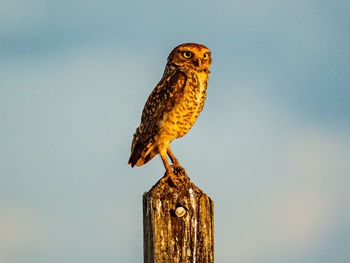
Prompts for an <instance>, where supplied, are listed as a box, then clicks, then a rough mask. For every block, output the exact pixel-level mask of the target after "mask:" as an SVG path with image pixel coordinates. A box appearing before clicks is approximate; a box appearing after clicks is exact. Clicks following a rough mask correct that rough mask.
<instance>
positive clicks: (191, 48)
mask: <svg viewBox="0 0 350 263" xmlns="http://www.w3.org/2000/svg"><path fill="white" fill-rule="evenodd" d="M210 64H211V52H210V50H209V49H208V48H207V47H205V46H203V45H200V44H195V43H186V44H182V45H179V46H177V47H175V48H174V49H173V50H172V51H171V53H170V55H169V57H168V60H167V64H166V66H165V70H164V73H163V76H162V78H161V80H160V81H159V83H158V84H157V86H156V87H155V88H154V89H153V91H152V93H151V94H150V96H149V97H148V99H147V102H146V104H145V106H144V108H143V112H142V117H141V123H140V126H139V127H138V128H137V129H136V132H135V134H134V138H133V141H132V146H131V155H130V158H129V162H128V163H129V164H130V165H131V166H132V167H134V166H135V165H136V166H141V165H143V164H145V163H147V162H149V161H150V160H151V159H152V158H153V157H154V156H156V155H157V154H159V155H160V157H161V159H162V161H163V164H164V167H165V170H166V175H168V176H171V175H174V174H173V170H172V168H175V167H179V162H178V160H177V159H176V158H175V156H174V154H173V153H172V151H171V149H170V143H171V142H172V141H173V140H174V139H176V138H181V137H183V136H184V135H185V134H186V133H187V132H188V131H189V130H190V129H191V128H192V126H193V124H194V123H195V121H196V120H197V118H198V115H199V113H200V112H201V111H202V109H203V106H204V102H205V97H206V91H207V84H208V76H209V74H210V70H209V66H210ZM167 155H168V156H169V157H170V159H171V161H172V165H169V162H168V158H167Z"/></svg>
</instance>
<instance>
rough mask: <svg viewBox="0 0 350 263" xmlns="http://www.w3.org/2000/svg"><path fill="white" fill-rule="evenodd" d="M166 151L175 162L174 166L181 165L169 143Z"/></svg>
mask: <svg viewBox="0 0 350 263" xmlns="http://www.w3.org/2000/svg"><path fill="white" fill-rule="evenodd" d="M166 152H167V154H168V155H169V157H170V159H171V161H172V163H173V166H174V167H177V166H180V164H179V161H178V160H177V159H176V158H175V155H174V154H173V152H172V151H171V149H170V145H169V144H168V146H167V148H166Z"/></svg>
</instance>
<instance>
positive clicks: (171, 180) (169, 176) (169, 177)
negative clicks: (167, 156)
mask: <svg viewBox="0 0 350 263" xmlns="http://www.w3.org/2000/svg"><path fill="white" fill-rule="evenodd" d="M160 182H161V183H168V184H169V185H170V186H171V187H175V188H176V189H178V190H180V188H179V186H178V182H177V178H176V175H175V174H174V172H173V170H172V169H171V168H170V167H169V170H167V171H166V172H165V174H164V176H163V178H162V179H160Z"/></svg>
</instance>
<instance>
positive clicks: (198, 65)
mask: <svg viewBox="0 0 350 263" xmlns="http://www.w3.org/2000/svg"><path fill="white" fill-rule="evenodd" d="M193 64H194V65H195V66H196V67H200V66H201V64H202V63H201V60H200V59H199V58H197V59H194V60H193Z"/></svg>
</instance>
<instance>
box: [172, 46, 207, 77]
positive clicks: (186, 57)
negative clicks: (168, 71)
mask: <svg viewBox="0 0 350 263" xmlns="http://www.w3.org/2000/svg"><path fill="white" fill-rule="evenodd" d="M168 63H174V64H176V65H178V66H184V67H190V68H193V69H194V70H196V71H206V72H209V66H210V64H211V52H210V50H209V49H208V48H207V47H206V46H203V45H200V44H195V43H186V44H182V45H179V46H177V47H175V48H174V49H173V51H171V53H170V55H169V57H168Z"/></svg>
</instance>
